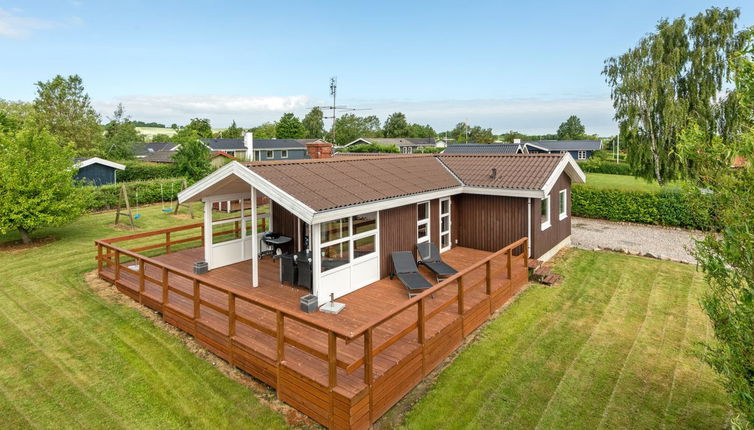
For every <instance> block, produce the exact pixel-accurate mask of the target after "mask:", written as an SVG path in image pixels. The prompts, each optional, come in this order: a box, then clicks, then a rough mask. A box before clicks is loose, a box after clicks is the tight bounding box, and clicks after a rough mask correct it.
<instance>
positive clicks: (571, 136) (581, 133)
mask: <svg viewBox="0 0 754 430" xmlns="http://www.w3.org/2000/svg"><path fill="white" fill-rule="evenodd" d="M585 138H586V129H585V128H584V124H582V123H581V119H579V117H577V116H576V115H571V116H569V117H568V119H567V120H565V121H564V122H562V123H561V124H560V127H558V140H579V139H585Z"/></svg>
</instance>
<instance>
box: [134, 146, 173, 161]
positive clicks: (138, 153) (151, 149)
mask: <svg viewBox="0 0 754 430" xmlns="http://www.w3.org/2000/svg"><path fill="white" fill-rule="evenodd" d="M177 149H178V144H176V143H174V142H147V143H137V144H135V145H134V157H135V158H140V159H145V158H147V156H149V155H150V154H154V153H155V152H171V151H176V150H177Z"/></svg>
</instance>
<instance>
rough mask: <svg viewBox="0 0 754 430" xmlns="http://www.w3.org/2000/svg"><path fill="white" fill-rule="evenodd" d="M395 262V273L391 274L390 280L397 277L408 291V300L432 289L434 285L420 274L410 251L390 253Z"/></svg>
mask: <svg viewBox="0 0 754 430" xmlns="http://www.w3.org/2000/svg"><path fill="white" fill-rule="evenodd" d="M390 258H391V259H392V260H393V271H392V272H391V273H390V279H393V276H397V277H398V279H400V281H401V282H402V283H403V286H405V287H406V289H407V290H408V298H409V299H410V298H411V297H413V296H415V295H417V294H419V293H421V292H422V291H424V290H426V289H429V288H432V283H430V282H429V281H428V280H426V279H425V278H424V276H422V275H421V273H419V268H418V267H416V260H414V256H413V255H412V254H411V253H410V252H408V251H397V252H392V253H390Z"/></svg>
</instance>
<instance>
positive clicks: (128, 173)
mask: <svg viewBox="0 0 754 430" xmlns="http://www.w3.org/2000/svg"><path fill="white" fill-rule="evenodd" d="M121 163H123V164H124V165H125V166H126V170H123V171H122V172H118V180H119V181H123V182H132V181H150V180H152V179H166V178H174V177H176V176H177V175H176V174H175V165H174V164H172V163H147V162H144V161H135V160H129V161H125V162H123V161H122V162H121Z"/></svg>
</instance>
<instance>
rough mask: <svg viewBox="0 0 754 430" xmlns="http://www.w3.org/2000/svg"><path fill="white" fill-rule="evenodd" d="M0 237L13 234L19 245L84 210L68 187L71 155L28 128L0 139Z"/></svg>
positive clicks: (81, 196)
mask: <svg viewBox="0 0 754 430" xmlns="http://www.w3.org/2000/svg"><path fill="white" fill-rule="evenodd" d="M0 153H2V154H3V156H2V157H0V195H2V196H3V198H1V199H0V234H6V233H8V231H10V230H18V232H19V233H20V235H21V239H22V241H23V243H30V242H31V233H32V232H33V231H34V230H37V229H39V228H41V227H48V226H59V225H63V224H65V223H67V222H69V221H71V220H73V219H75V218H76V217H77V216H79V215H80V214H81V213H82V212H83V211H84V208H85V206H86V196H87V194H86V191H85V190H84V189H83V188H81V187H76V186H75V185H74V180H73V178H74V175H75V174H76V169H73V156H74V154H73V151H72V149H71V146H70V145H62V146H61V145H60V144H59V143H58V142H57V140H56V139H55V138H54V137H53V136H52V135H51V134H50V133H49V132H47V131H46V130H41V131H40V130H38V129H36V127H34V126H32V125H27V126H25V127H24V128H23V129H22V130H20V131H18V132H17V133H2V134H0Z"/></svg>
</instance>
